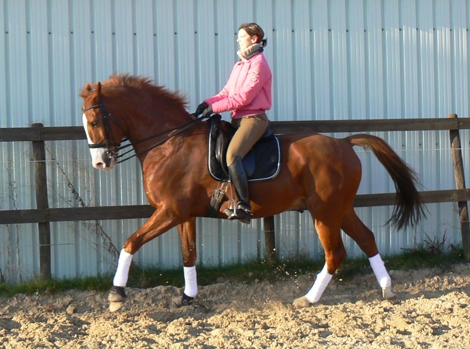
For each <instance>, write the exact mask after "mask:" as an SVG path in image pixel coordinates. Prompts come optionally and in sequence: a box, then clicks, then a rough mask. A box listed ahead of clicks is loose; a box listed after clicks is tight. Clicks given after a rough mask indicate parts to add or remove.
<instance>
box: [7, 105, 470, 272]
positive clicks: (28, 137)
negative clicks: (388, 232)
mask: <svg viewBox="0 0 470 349" xmlns="http://www.w3.org/2000/svg"><path fill="white" fill-rule="evenodd" d="M271 129H272V131H273V132H274V133H277V134H281V133H293V132H317V133H331V132H354V133H356V132H380V131H385V132H390V131H436V130H441V131H442V130H447V131H449V140H450V145H451V151H452V158H453V163H454V173H455V180H456V189H455V190H436V191H422V192H420V194H421V197H422V200H423V202H424V203H442V202H458V207H459V218H460V227H461V233H462V244H463V249H464V255H465V258H466V260H470V229H469V220H468V206H467V201H468V200H469V198H470V191H469V190H468V189H466V186H465V177H464V167H463V161H462V153H461V145H460V135H459V130H467V129H470V118H460V119H459V118H458V117H457V115H455V114H450V115H449V116H448V117H447V118H446V119H389V120H344V121H343V120H342V121H339V120H334V121H295V122H294V121H281V122H272V123H271ZM85 139H86V136H85V132H84V130H83V127H81V126H72V127H43V125H42V124H33V125H32V127H31V128H0V142H17V141H28V142H32V144H33V160H34V171H35V186H36V205H37V207H36V208H35V209H28V210H0V224H21V223H37V224H38V228H39V244H40V250H39V255H40V266H41V267H40V268H41V270H40V277H41V279H50V278H51V247H50V241H51V239H50V229H49V224H50V222H58V221H86V220H107V219H116V220H120V219H130V218H148V217H150V215H151V214H152V213H153V211H154V209H153V208H152V207H151V206H149V205H127V206H104V207H74V208H49V206H48V194H47V173H46V165H45V160H46V158H45V146H44V142H45V141H62V140H85ZM354 204H355V206H356V207H370V206H387V205H394V204H395V193H382V194H367V195H357V197H356V200H355V202H354ZM264 230H265V239H266V241H265V243H266V253H267V259H268V260H269V261H270V262H275V258H276V255H275V239H274V217H266V218H264Z"/></svg>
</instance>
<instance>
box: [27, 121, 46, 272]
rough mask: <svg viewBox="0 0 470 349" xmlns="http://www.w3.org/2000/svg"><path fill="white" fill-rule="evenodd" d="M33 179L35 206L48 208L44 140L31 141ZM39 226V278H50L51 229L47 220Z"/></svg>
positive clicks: (41, 126) (35, 125)
mask: <svg viewBox="0 0 470 349" xmlns="http://www.w3.org/2000/svg"><path fill="white" fill-rule="evenodd" d="M31 126H32V127H36V128H39V129H41V128H43V124H41V123H37V124H32V125H31ZM33 159H34V180H35V182H36V183H35V184H36V206H37V208H38V209H48V208H49V202H48V199H47V176H46V150H45V146H44V141H43V140H39V141H33ZM38 228H39V264H40V278H41V280H50V279H51V229H50V223H49V222H40V223H38Z"/></svg>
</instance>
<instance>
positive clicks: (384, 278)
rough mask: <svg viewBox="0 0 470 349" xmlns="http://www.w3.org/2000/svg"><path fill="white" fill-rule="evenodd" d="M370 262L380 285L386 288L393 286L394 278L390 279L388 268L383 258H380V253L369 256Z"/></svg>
mask: <svg viewBox="0 0 470 349" xmlns="http://www.w3.org/2000/svg"><path fill="white" fill-rule="evenodd" d="M369 262H370V266H371V267H372V270H373V271H374V274H375V277H376V278H377V282H378V283H379V285H380V287H382V288H385V287H390V286H392V279H390V275H388V272H387V269H385V265H384V262H383V261H382V258H380V254H376V255H375V256H374V257H371V258H369Z"/></svg>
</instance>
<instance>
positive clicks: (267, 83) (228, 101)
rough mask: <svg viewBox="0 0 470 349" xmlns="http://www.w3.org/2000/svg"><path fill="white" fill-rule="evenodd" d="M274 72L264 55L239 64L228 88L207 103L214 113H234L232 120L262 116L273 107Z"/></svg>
mask: <svg viewBox="0 0 470 349" xmlns="http://www.w3.org/2000/svg"><path fill="white" fill-rule="evenodd" d="M272 81H273V78H272V73H271V69H270V68H269V65H268V61H267V60H266V58H265V57H264V55H263V53H258V54H257V55H255V56H253V57H251V58H250V59H249V60H245V59H242V60H240V61H238V62H237V63H235V66H234V67H233V69H232V73H231V74H230V77H229V79H228V81H227V84H226V85H225V87H224V88H223V89H222V91H220V92H219V93H218V94H216V95H215V96H213V97H210V98H207V99H206V100H205V102H206V103H207V104H209V105H211V106H212V111H213V112H214V113H222V112H224V111H228V110H231V111H232V118H234V119H238V118H242V117H244V116H250V115H256V114H262V113H264V112H265V111H266V110H269V109H271V105H272V91H271V89H272V88H271V86H272Z"/></svg>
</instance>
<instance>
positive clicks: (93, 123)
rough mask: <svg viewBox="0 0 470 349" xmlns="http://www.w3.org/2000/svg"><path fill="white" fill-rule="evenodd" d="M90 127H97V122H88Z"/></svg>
mask: <svg viewBox="0 0 470 349" xmlns="http://www.w3.org/2000/svg"><path fill="white" fill-rule="evenodd" d="M90 125H91V127H97V126H98V121H92V122H90Z"/></svg>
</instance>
